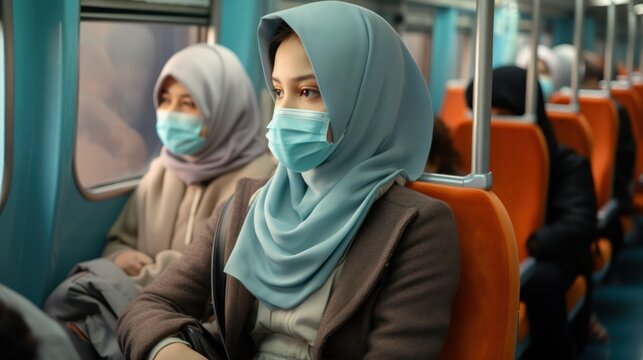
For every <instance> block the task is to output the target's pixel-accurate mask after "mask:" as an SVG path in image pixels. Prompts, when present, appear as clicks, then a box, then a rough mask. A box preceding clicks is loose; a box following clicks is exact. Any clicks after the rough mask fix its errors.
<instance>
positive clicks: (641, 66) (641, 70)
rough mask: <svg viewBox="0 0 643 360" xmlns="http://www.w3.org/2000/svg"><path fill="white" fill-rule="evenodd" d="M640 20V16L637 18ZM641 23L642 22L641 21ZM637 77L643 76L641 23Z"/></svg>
mask: <svg viewBox="0 0 643 360" xmlns="http://www.w3.org/2000/svg"><path fill="white" fill-rule="evenodd" d="M637 17H639V18H640V16H637ZM641 21H643V20H641ZM639 29H640V32H641V33H640V34H639V75H643V23H641V26H639Z"/></svg>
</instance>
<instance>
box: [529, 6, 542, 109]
mask: <svg viewBox="0 0 643 360" xmlns="http://www.w3.org/2000/svg"><path fill="white" fill-rule="evenodd" d="M539 36H540V0H533V1H532V11H531V38H530V44H529V46H530V48H531V53H530V56H529V66H528V68H527V89H526V91H527V93H526V94H525V117H526V118H528V119H535V118H536V103H537V101H538V38H539Z"/></svg>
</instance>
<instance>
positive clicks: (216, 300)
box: [210, 196, 234, 359]
mask: <svg viewBox="0 0 643 360" xmlns="http://www.w3.org/2000/svg"><path fill="white" fill-rule="evenodd" d="M233 198H234V196H232V197H230V199H229V200H228V201H227V202H226V203H225V205H224V206H223V210H222V211H221V215H220V216H219V221H218V222H217V228H216V230H215V232H214V239H213V241H212V268H211V276H210V278H211V281H212V284H211V285H210V288H211V289H212V290H211V291H212V307H213V309H214V321H215V323H216V324H217V327H218V328H219V337H220V338H221V343H222V345H223V350H224V352H225V358H226V359H230V354H229V353H228V348H227V347H226V346H225V318H224V303H225V285H226V275H225V273H224V272H223V266H224V263H225V241H226V239H227V238H228V230H229V228H230V220H229V217H230V215H229V213H230V210H229V208H230V203H232V199H233Z"/></svg>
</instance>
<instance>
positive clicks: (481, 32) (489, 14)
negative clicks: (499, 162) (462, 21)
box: [471, 0, 494, 174]
mask: <svg viewBox="0 0 643 360" xmlns="http://www.w3.org/2000/svg"><path fill="white" fill-rule="evenodd" d="M493 10H494V0H478V1H477V9H476V12H477V24H476V29H477V30H476V58H475V67H474V81H473V84H474V87H473V134H474V137H473V146H472V148H471V151H472V154H471V158H472V159H473V162H472V164H471V172H472V174H487V173H489V149H490V147H491V146H490V144H491V143H490V138H491V137H490V134H491V86H492V80H491V70H492V54H493V15H494V14H493Z"/></svg>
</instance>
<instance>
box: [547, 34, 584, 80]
mask: <svg viewBox="0 0 643 360" xmlns="http://www.w3.org/2000/svg"><path fill="white" fill-rule="evenodd" d="M552 51H553V52H554V55H556V58H557V59H558V71H556V76H557V81H556V83H557V84H559V87H558V88H556V89H555V90H554V91H556V90H559V89H563V88H566V89H569V88H570V87H571V86H572V71H574V63H575V62H576V48H575V47H574V45H570V44H560V45H556V46H554V47H553V48H552ZM579 71H580V81H582V79H583V77H584V76H585V62H581V63H580V66H579Z"/></svg>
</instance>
